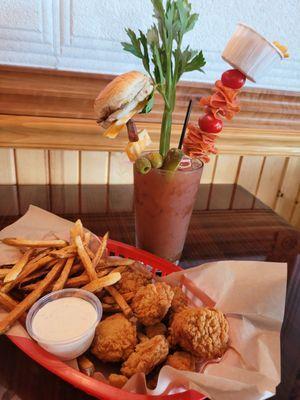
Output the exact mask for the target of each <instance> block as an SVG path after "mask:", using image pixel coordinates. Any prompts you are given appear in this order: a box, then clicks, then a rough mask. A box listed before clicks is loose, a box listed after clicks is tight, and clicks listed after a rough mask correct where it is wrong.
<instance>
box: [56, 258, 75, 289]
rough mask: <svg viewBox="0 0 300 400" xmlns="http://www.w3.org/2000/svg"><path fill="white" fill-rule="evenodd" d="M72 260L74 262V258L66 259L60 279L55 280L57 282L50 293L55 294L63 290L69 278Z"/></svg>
mask: <svg viewBox="0 0 300 400" xmlns="http://www.w3.org/2000/svg"><path fill="white" fill-rule="evenodd" d="M74 260H75V257H71V258H68V259H67V262H66V264H65V266H64V269H63V270H62V273H61V275H60V277H59V278H58V279H57V281H56V282H55V284H54V285H53V288H52V292H55V291H56V290H61V289H63V288H64V286H65V284H66V282H67V279H68V277H69V274H70V271H71V268H72V265H73V263H74Z"/></svg>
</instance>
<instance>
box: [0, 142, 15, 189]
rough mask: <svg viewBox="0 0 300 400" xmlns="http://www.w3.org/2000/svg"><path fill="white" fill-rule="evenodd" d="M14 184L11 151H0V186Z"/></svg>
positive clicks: (12, 152) (12, 151) (13, 166)
mask: <svg viewBox="0 0 300 400" xmlns="http://www.w3.org/2000/svg"><path fill="white" fill-rule="evenodd" d="M14 183H16V169H15V160H14V150H13V149H0V184H1V185H9V184H14Z"/></svg>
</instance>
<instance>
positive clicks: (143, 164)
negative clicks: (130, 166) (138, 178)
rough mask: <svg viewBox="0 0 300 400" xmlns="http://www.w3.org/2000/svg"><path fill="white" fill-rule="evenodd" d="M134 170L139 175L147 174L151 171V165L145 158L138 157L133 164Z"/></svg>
mask: <svg viewBox="0 0 300 400" xmlns="http://www.w3.org/2000/svg"><path fill="white" fill-rule="evenodd" d="M135 168H136V169H137V170H138V171H139V172H140V173H141V174H144V175H145V174H148V172H149V171H150V169H151V163H150V161H149V160H148V159H147V158H146V157H140V158H138V159H137V160H136V162H135Z"/></svg>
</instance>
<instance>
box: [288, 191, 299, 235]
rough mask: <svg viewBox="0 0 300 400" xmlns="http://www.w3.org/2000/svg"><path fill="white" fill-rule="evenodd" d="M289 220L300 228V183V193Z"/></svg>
mask: <svg viewBox="0 0 300 400" xmlns="http://www.w3.org/2000/svg"><path fill="white" fill-rule="evenodd" d="M289 222H290V223H291V224H292V225H294V226H296V227H297V228H300V185H298V193H297V196H296V201H295V205H294V207H293V210H292V215H291V219H290V221H289Z"/></svg>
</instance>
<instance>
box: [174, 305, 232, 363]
mask: <svg viewBox="0 0 300 400" xmlns="http://www.w3.org/2000/svg"><path fill="white" fill-rule="evenodd" d="M228 332H229V325H228V322H227V320H226V318H225V316H224V314H223V313H222V312H221V311H219V310H215V309H213V308H192V307H189V308H186V309H184V310H182V311H180V312H179V313H175V314H174V317H173V321H172V323H171V326H170V337H169V338H168V339H169V341H170V344H171V345H176V344H179V345H180V346H181V347H182V348H183V349H184V350H186V351H188V352H190V353H192V354H193V355H195V356H196V357H198V358H201V359H202V360H210V359H214V358H218V357H221V356H222V355H223V354H224V353H225V351H226V350H227V348H228V340H229V335H228Z"/></svg>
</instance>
